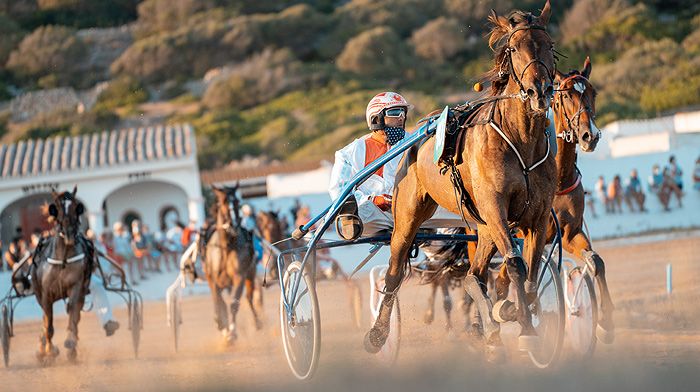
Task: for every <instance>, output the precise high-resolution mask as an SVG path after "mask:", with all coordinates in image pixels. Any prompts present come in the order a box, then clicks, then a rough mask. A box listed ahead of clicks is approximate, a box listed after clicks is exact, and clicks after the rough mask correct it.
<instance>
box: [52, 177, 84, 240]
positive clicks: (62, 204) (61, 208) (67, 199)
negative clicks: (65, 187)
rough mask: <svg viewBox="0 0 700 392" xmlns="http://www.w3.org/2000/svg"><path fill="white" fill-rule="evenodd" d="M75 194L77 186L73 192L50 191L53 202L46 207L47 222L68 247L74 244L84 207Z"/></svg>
mask: <svg viewBox="0 0 700 392" xmlns="http://www.w3.org/2000/svg"><path fill="white" fill-rule="evenodd" d="M77 192H78V187H77V186H76V187H75V188H73V192H68V191H65V192H61V193H57V192H55V191H52V192H51V193H52V197H53V202H52V203H51V204H49V206H48V214H49V220H50V221H52V222H53V223H54V224H55V229H56V233H57V234H58V236H59V237H61V238H63V241H64V242H65V244H66V245H69V246H72V245H74V244H75V239H76V238H77V236H78V232H79V231H80V216H81V215H83V213H84V212H85V206H84V205H83V203H81V202H79V201H78V199H77V198H76V197H75V195H76V193H77Z"/></svg>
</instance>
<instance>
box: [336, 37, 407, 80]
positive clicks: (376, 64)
mask: <svg viewBox="0 0 700 392" xmlns="http://www.w3.org/2000/svg"><path fill="white" fill-rule="evenodd" d="M411 60H412V59H411V56H410V52H409V50H408V47H407V46H406V44H405V43H404V42H403V41H401V39H400V38H399V36H398V35H397V34H396V33H395V32H394V31H393V30H391V29H389V28H387V27H376V28H374V29H371V30H367V31H365V32H362V33H360V34H358V35H357V36H356V37H354V38H353V39H351V40H350V41H348V43H347V45H345V48H344V49H343V52H342V53H340V56H338V58H337V60H336V65H337V66H338V69H340V70H342V71H348V72H354V73H356V74H360V75H363V76H369V77H387V78H388V77H394V78H397V79H399V78H401V77H402V76H403V73H404V70H406V69H407V67H409V66H410V64H411V63H412V61H411Z"/></svg>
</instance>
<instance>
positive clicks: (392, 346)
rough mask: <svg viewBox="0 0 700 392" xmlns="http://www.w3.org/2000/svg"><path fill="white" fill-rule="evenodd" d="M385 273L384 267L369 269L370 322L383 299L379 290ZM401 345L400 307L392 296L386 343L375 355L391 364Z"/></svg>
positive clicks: (396, 356) (382, 288)
mask: <svg viewBox="0 0 700 392" xmlns="http://www.w3.org/2000/svg"><path fill="white" fill-rule="evenodd" d="M385 273H386V267H380V269H377V267H375V268H373V269H372V270H371V271H370V283H371V284H370V290H372V291H373V292H372V293H371V295H370V301H371V302H370V311H371V312H372V324H371V325H370V327H371V326H373V325H374V322H375V321H376V320H377V317H379V309H380V307H381V304H382V301H383V300H384V294H381V293H380V291H382V290H384V274H385ZM400 347H401V307H400V305H399V297H398V296H397V297H396V298H394V305H393V306H392V309H391V318H390V319H389V336H388V337H387V339H386V343H384V346H382V348H381V350H379V352H378V353H377V356H378V357H379V358H380V359H381V360H382V361H383V362H385V363H387V364H389V365H393V364H394V363H395V362H396V360H397V359H398V357H399V348H400Z"/></svg>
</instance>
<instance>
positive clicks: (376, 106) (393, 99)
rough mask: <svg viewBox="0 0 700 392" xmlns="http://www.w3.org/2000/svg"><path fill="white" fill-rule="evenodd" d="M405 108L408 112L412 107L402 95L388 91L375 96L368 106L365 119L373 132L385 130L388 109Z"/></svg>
mask: <svg viewBox="0 0 700 392" xmlns="http://www.w3.org/2000/svg"><path fill="white" fill-rule="evenodd" d="M396 107H403V108H406V111H408V109H409V107H410V105H409V104H408V101H406V99H405V98H404V97H402V96H401V95H400V94H397V93H394V92H391V91H387V92H383V93H379V94H377V95H375V96H374V98H372V99H371V100H370V101H369V104H367V110H366V111H365V117H366V120H367V126H368V127H369V129H370V130H371V131H376V130H380V129H384V111H385V110H386V109H391V108H396Z"/></svg>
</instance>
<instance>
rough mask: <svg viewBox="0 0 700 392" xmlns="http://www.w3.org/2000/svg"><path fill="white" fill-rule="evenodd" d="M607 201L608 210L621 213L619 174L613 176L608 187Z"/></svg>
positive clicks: (620, 182)
mask: <svg viewBox="0 0 700 392" xmlns="http://www.w3.org/2000/svg"><path fill="white" fill-rule="evenodd" d="M608 201H609V202H610V212H612V213H613V214H614V213H615V212H617V213H619V214H621V213H622V181H621V180H620V175H619V174H618V175H616V176H615V177H614V178H613V182H612V183H611V184H610V186H609V187H608Z"/></svg>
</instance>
